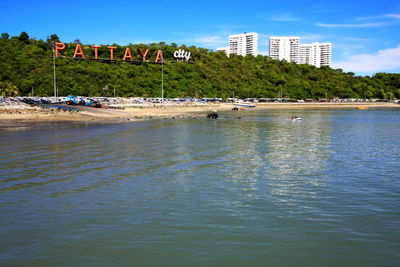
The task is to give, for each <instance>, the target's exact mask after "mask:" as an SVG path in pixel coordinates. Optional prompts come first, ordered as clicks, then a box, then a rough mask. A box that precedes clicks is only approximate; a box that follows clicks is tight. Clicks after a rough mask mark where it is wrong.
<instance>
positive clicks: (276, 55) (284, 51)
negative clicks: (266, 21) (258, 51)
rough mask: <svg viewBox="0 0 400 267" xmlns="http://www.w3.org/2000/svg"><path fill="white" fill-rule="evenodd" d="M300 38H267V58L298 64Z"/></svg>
mask: <svg viewBox="0 0 400 267" xmlns="http://www.w3.org/2000/svg"><path fill="white" fill-rule="evenodd" d="M299 45H300V37H297V36H273V37H270V38H269V56H270V57H271V58H272V59H277V60H286V61H289V62H295V63H298V62H299Z"/></svg>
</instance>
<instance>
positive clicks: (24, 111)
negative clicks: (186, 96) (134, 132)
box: [0, 102, 400, 127]
mask: <svg viewBox="0 0 400 267" xmlns="http://www.w3.org/2000/svg"><path fill="white" fill-rule="evenodd" d="M254 105H256V107H255V108H240V107H239V114H240V112H243V111H252V110H290V109H294V110H311V109H348V108H354V109H355V108H357V107H360V106H365V107H368V108H400V105H399V104H396V103H390V102H388V103H387V102H373V103H370V102H365V103H364V102H362V103H360V102H357V103H343V102H341V103H329V102H326V103H254ZM232 107H233V104H232V103H210V104H187V103H182V104H174V105H171V104H162V103H157V104H152V105H136V106H132V105H126V106H124V105H121V106H119V107H118V108H109V109H104V108H93V107H86V106H74V108H77V109H79V112H77V111H65V110H57V109H51V108H50V109H49V108H47V109H44V108H40V107H31V106H28V105H19V106H14V107H13V106H0V127H4V125H12V124H25V123H28V124H29V123H31V122H38V123H39V122H40V123H57V122H71V123H78V122H96V123H113V122H116V123H118V122H128V121H141V120H147V119H153V118H156V119H168V118H170V119H175V118H203V117H204V118H205V117H206V115H207V114H208V113H209V112H211V111H212V110H217V111H230V110H232Z"/></svg>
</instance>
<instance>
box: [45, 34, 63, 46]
mask: <svg viewBox="0 0 400 267" xmlns="http://www.w3.org/2000/svg"><path fill="white" fill-rule="evenodd" d="M59 41H60V38H58V36H57V34H55V33H53V34H51V35H50V36H47V40H46V42H47V43H48V44H54V43H57V42H59Z"/></svg>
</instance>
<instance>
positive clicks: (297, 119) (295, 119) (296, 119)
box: [291, 116, 301, 121]
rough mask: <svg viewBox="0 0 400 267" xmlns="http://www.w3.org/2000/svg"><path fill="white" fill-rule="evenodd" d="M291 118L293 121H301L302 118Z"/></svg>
mask: <svg viewBox="0 0 400 267" xmlns="http://www.w3.org/2000/svg"><path fill="white" fill-rule="evenodd" d="M291 120H292V121H299V120H301V118H299V117H297V116H292V118H291Z"/></svg>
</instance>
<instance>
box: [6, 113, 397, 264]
mask: <svg viewBox="0 0 400 267" xmlns="http://www.w3.org/2000/svg"><path fill="white" fill-rule="evenodd" d="M223 115H224V116H222V117H226V118H223V119H221V120H206V119H204V120H154V121H147V122H137V123H132V124H114V125H70V126H68V127H65V126H64V127H63V128H54V129H46V130H44V129H43V128H38V129H32V130H30V131H13V132H10V131H4V132H1V133H0V136H1V137H2V143H1V147H0V152H1V154H0V160H1V162H2V164H1V166H0V209H1V210H0V212H1V214H2V215H0V224H1V225H2V231H1V233H0V238H1V240H3V242H2V244H1V245H0V259H2V260H3V263H5V264H6V265H18V264H20V265H22V264H24V265H26V264H27V263H29V264H32V263H37V264H38V265H40V266H46V265H48V266H54V265H65V264H68V265H73V264H77V263H78V264H79V263H81V262H83V260H84V262H87V261H90V262H91V263H93V264H96V265H126V264H127V262H129V263H130V262H133V263H135V264H136V265H165V262H169V263H170V265H182V264H185V265H186V264H187V263H188V262H198V263H204V265H206V264H207V265H209V264H212V265H227V264H229V265H243V264H244V263H246V264H252V265H261V264H262V265H265V263H270V264H275V265H282V264H283V265H297V264H299V263H300V264H302V265H303V264H304V265H306V264H313V265H322V264H324V265H325V264H326V263H329V264H335V265H336V264H337V265H339V264H340V265H342V264H346V265H366V264H371V263H375V264H378V263H379V264H381V263H387V264H394V263H398V262H399V260H400V255H399V253H398V249H397V248H398V244H399V241H400V240H399V236H400V232H399V228H398V225H399V223H400V214H399V212H398V211H399V210H400V206H399V204H398V203H399V192H400V190H399V189H400V181H399V180H400V179H399V176H398V173H399V170H400V165H399V162H400V155H399V153H397V151H398V150H397V147H398V146H399V139H398V136H399V134H400V133H399V129H400V127H399V126H400V116H399V113H398V111H397V110H368V111H364V112H360V111H355V110H354V111H353V110H351V111H350V110H330V111H329V110H325V111H317V110H316V111H297V115H299V116H301V117H302V118H303V120H302V121H297V122H292V121H291V120H289V118H290V116H291V115H292V112H291V111H263V112H257V111H249V112H243V113H242V114H241V116H242V119H240V120H239V119H233V116H234V115H233V114H230V113H227V114H223ZM231 117H232V118H231ZM288 255H290V257H287V256H288ZM110 257H111V258H117V260H115V261H112V262H110V261H109V258H110Z"/></svg>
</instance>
